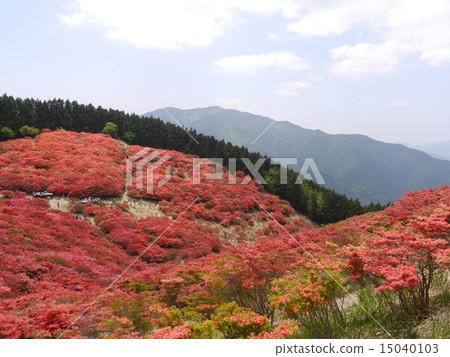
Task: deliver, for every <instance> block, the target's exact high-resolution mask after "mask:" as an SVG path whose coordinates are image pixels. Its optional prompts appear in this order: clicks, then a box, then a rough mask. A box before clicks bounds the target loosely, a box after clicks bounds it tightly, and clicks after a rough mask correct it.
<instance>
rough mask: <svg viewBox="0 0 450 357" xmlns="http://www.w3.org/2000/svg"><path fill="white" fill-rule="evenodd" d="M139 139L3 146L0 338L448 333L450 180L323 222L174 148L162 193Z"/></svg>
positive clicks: (60, 134) (57, 135)
mask: <svg viewBox="0 0 450 357" xmlns="http://www.w3.org/2000/svg"><path fill="white" fill-rule="evenodd" d="M142 149H143V147H139V146H128V145H126V144H124V143H123V142H120V141H117V140H114V139H112V138H111V137H110V136H108V135H103V134H90V133H74V132H66V131H53V132H52V131H50V130H44V131H43V132H42V133H41V134H40V135H38V136H36V137H35V138H31V137H26V138H23V139H17V140H9V141H5V142H2V143H0V189H1V190H2V191H1V192H0V194H1V199H0V252H1V259H0V271H1V274H0V337H1V338H57V337H62V338H287V337H297V338H374V337H381V338H388V337H403V338H415V337H421V338H446V337H447V338H448V337H450V325H449V323H448V317H449V314H450V312H449V309H448V306H449V303H450V291H449V283H448V274H449V270H448V269H449V267H450V242H449V239H450V187H448V186H444V187H442V188H440V189H430V190H423V191H420V192H409V193H407V194H406V196H405V197H404V198H403V199H401V200H399V201H398V202H396V203H395V204H394V205H392V206H391V207H388V208H386V209H385V210H384V211H381V212H377V213H367V214H365V215H361V216H355V217H352V218H349V219H347V220H344V221H341V222H338V223H334V224H330V225H325V226H318V225H317V224H315V223H314V222H312V221H311V220H309V219H307V218H306V217H305V216H302V215H300V214H299V213H298V212H296V211H295V210H294V209H293V208H292V207H291V206H290V204H289V203H288V202H287V201H284V200H282V199H280V198H279V197H277V196H274V195H271V194H268V193H267V192H266V191H265V190H264V187H263V186H262V185H260V184H259V183H258V182H257V181H256V180H253V179H250V178H249V177H247V176H246V175H245V173H243V172H240V171H238V172H237V173H236V175H235V176H234V175H232V174H231V173H230V172H229V171H228V170H227V169H226V168H224V173H223V175H222V177H221V178H216V179H212V175H213V174H214V173H215V172H216V166H215V165H213V164H212V163H211V162H209V161H208V160H203V161H202V166H201V171H200V177H199V178H200V182H199V183H198V184H196V183H194V175H195V174H196V173H195V172H194V166H193V159H194V158H195V157H194V156H192V155H187V154H183V153H180V152H177V151H172V150H163V149H158V153H159V154H160V155H161V156H162V155H167V156H169V157H170V159H169V160H168V161H166V162H164V163H163V164H162V165H161V166H159V167H158V168H157V169H156V170H154V172H153V178H154V179H155V180H156V181H158V179H162V178H167V175H168V176H169V178H170V179H169V180H167V182H166V183H165V184H164V185H163V186H161V187H157V188H156V189H155V190H154V191H153V192H151V193H149V192H150V191H149V190H148V182H149V181H148V179H149V176H148V175H149V171H146V170H144V171H143V173H142V175H141V174H136V172H138V170H136V169H137V165H138V163H137V162H135V163H134V164H133V166H132V167H133V169H134V170H133V172H134V173H135V174H134V175H133V177H132V178H131V180H129V182H126V163H127V158H128V159H129V158H131V157H133V156H134V155H135V154H136V153H138V152H140V151H141V150H142ZM155 151H156V150H155V149H150V150H149V152H155ZM139 182H141V183H142V185H143V187H142V188H143V190H141V189H138V188H137V187H138V183H139ZM36 191H39V192H43V191H44V192H47V193H49V194H53V195H49V196H48V197H47V198H40V197H33V193H35V192H36ZM35 196H36V195H35ZM87 198H88V199H87ZM92 198H96V199H95V200H93V199H92Z"/></svg>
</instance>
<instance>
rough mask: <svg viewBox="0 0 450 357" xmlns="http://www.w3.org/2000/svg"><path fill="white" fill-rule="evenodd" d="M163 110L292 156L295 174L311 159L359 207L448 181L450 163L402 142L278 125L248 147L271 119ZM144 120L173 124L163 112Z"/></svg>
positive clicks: (212, 110)
mask: <svg viewBox="0 0 450 357" xmlns="http://www.w3.org/2000/svg"><path fill="white" fill-rule="evenodd" d="M166 110H167V112H169V113H170V114H171V115H172V116H173V117H174V118H175V119H176V120H177V121H178V122H179V124H181V125H182V126H184V127H186V128H192V129H194V130H196V131H197V132H199V133H203V134H207V135H212V136H215V137H217V138H218V139H223V140H225V141H230V142H231V143H232V144H235V145H241V146H246V147H248V148H250V149H251V150H252V151H258V152H261V153H262V154H266V155H269V156H271V157H296V158H297V159H298V165H292V168H293V169H294V170H296V171H300V168H301V165H302V163H303V161H304V159H305V158H307V157H312V158H313V159H314V160H315V162H316V164H317V166H318V168H319V170H320V172H321V173H322V175H323V176H324V177H325V181H326V187H328V188H331V189H334V190H336V191H337V192H339V193H342V194H345V195H347V196H348V197H351V198H358V199H359V200H360V201H361V202H362V203H369V202H381V203H388V202H393V201H394V200H395V199H396V198H398V197H401V196H402V195H403V193H404V191H406V190H416V189H422V188H431V187H439V186H442V185H443V184H448V183H450V182H449V179H448V178H449V177H450V163H448V162H446V161H444V160H439V159H435V158H433V157H431V156H430V155H428V154H427V153H424V152H422V151H420V150H417V149H410V148H408V147H406V146H404V145H402V144H391V143H385V142H382V141H378V140H374V139H372V138H370V137H368V136H366V135H362V134H328V133H325V132H323V131H322V130H319V129H316V130H313V129H306V128H302V127H300V126H298V125H295V124H293V123H290V122H288V121H277V122H276V123H275V124H274V125H273V126H272V127H271V129H270V130H269V131H267V132H266V133H265V134H264V135H263V136H261V138H260V139H259V140H258V141H257V142H256V143H255V144H254V145H251V143H252V141H253V140H254V139H256V137H257V135H259V134H260V133H261V132H262V131H263V130H264V129H265V128H267V126H268V125H269V124H270V123H271V122H272V119H270V118H268V117H265V116H262V115H254V114H251V113H248V112H241V111H238V110H236V109H223V108H221V107H218V106H213V107H206V108H197V109H179V108H174V107H168V108H166ZM143 116H146V117H148V116H153V117H158V118H160V119H161V120H163V121H166V122H172V123H174V120H173V119H172V118H170V117H169V115H168V114H167V113H166V111H165V110H162V109H158V110H155V111H152V112H148V113H146V114H143Z"/></svg>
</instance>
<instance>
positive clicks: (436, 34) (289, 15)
mask: <svg viewBox="0 0 450 357" xmlns="http://www.w3.org/2000/svg"><path fill="white" fill-rule="evenodd" d="M0 4H1V12H0V44H1V48H2V51H1V56H0V64H1V66H0V92H1V93H7V94H9V95H13V96H18V97H23V98H25V97H34V98H39V99H43V100H44V99H52V98H63V99H70V100H77V101H78V102H80V103H92V104H94V105H96V106H97V105H101V106H103V107H112V108H115V109H121V110H125V111H126V112H134V113H138V114H142V113H145V112H147V111H151V110H154V109H157V108H159V105H162V106H164V107H166V106H174V107H180V108H186V109H187V108H197V107H207V106H211V105H219V106H222V107H225V108H234V109H239V110H243V111H249V112H252V113H255V114H261V115H266V116H269V117H271V118H274V119H281V120H289V121H291V122H293V123H295V124H298V125H300V126H303V127H306V128H311V129H321V130H323V131H325V132H329V133H360V134H365V135H368V136H370V137H373V138H375V139H378V140H382V141H387V142H404V143H411V144H425V143H430V142H436V141H442V140H449V139H450V134H449V133H450V120H449V116H450V114H449V113H450V98H449V96H450V94H449V93H450V80H449V79H450V25H449V24H450V2H448V1H446V0H429V1H426V2H425V1H422V0H420V1H419V0H397V1H392V0H391V1H381V0H380V1H371V2H370V4H368V2H365V1H360V0H333V1H332V0H324V1H317V0H278V1H275V0H258V1H246V0H215V1H210V0H166V1H164V2H162V1H153V0H147V1H143V0H127V1H122V0H109V1H106V0H72V1H65V0H61V1H58V2H56V1H52V0H48V1H44V0H38V1H25V0H18V1H4V0H1V1H0ZM60 5H61V6H60ZM63 8H64V9H65V10H66V11H67V12H68V13H69V14H70V15H69V14H67V13H66V12H65V10H64V9H63ZM387 9H388V11H387V12H386V13H385V14H384V15H383V16H382V17H381V18H380V19H379V20H378V21H377V22H376V23H375V24H373V22H374V20H376V19H377V18H378V17H379V16H380V15H381V14H383V12H384V11H386V10H387ZM371 24H373V26H371ZM83 29H84V30H83ZM361 33H362V35H361V36H359V37H358V35H359V34H361ZM99 44H100V45H101V46H102V47H103V48H102V47H100V45H99ZM349 46H350V47H349ZM105 50H106V52H108V53H109V54H107V53H106V52H105ZM344 51H345V52H344ZM343 52H344V53H345V54H344V56H343V57H342V58H340V60H339V61H338V62H336V63H335V64H334V65H333V67H332V68H331V69H330V70H329V71H327V72H326V73H325V74H324V75H323V76H322V77H321V78H320V79H319V80H317V76H318V75H319V74H320V73H321V72H322V71H323V70H324V69H325V68H326V67H327V66H329V65H330V64H332V63H334V61H335V60H336V59H337V58H338V57H339V56H340V55H341V54H342V53H343ZM116 62H118V63H120V64H121V66H122V67H123V68H125V70H126V71H124V70H123V68H121V67H120V66H119V65H118V64H117V63H116ZM127 72H128V73H127ZM130 75H131V77H133V78H134V79H136V80H137V81H138V82H139V83H140V84H141V85H142V86H143V87H144V88H145V90H144V89H142V88H141V86H140V85H138V84H137V83H136V81H135V80H134V79H132V78H131V77H130ZM311 84H313V85H312V87H311V88H310V89H308V90H307V92H306V93H305V94H304V95H303V96H302V97H301V98H300V99H299V100H298V101H297V102H296V103H295V104H294V105H293V106H292V107H291V108H290V109H289V110H288V111H286V112H285V113H284V114H283V115H282V116H281V114H282V113H283V112H284V110H285V109H286V108H287V107H288V106H289V105H291V104H292V103H293V102H294V101H295V99H296V98H297V97H298V96H299V95H300V93H301V92H302V91H303V90H304V89H305V88H309V87H310V86H311ZM148 93H150V94H151V96H149V94H148ZM152 97H153V98H152ZM155 99H156V102H155ZM275 125H276V124H275ZM263 129H264V128H261V131H262V130H263ZM258 134H259V133H255V137H256V136H257V135H258Z"/></svg>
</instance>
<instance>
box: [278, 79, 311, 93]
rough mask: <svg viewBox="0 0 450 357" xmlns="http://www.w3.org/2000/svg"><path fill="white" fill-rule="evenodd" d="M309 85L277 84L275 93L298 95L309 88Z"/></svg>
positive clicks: (296, 83)
mask: <svg viewBox="0 0 450 357" xmlns="http://www.w3.org/2000/svg"><path fill="white" fill-rule="evenodd" d="M310 85H311V84H310V83H307V82H299V81H297V82H286V83H282V84H279V85H278V86H277V88H276V90H275V91H276V92H277V94H279V95H290V96H294V95H299V94H300V93H301V92H302V91H303V90H305V89H307V88H309V86H310Z"/></svg>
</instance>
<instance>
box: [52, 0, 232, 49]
mask: <svg viewBox="0 0 450 357" xmlns="http://www.w3.org/2000/svg"><path fill="white" fill-rule="evenodd" d="M74 8H75V11H74V13H73V16H74V17H75V19H76V20H77V21H79V22H81V23H82V24H83V25H85V26H89V25H93V26H96V27H98V28H99V29H101V30H103V31H104V32H105V33H106V37H107V38H108V39H111V40H119V41H125V42H129V43H131V44H133V45H135V46H136V47H140V48H144V47H147V48H157V49H164V50H172V49H180V48H183V47H203V46H208V45H210V44H212V43H213V40H214V39H215V38H217V37H218V36H220V35H222V34H223V33H224V31H225V29H226V28H227V27H228V26H230V25H231V22H232V12H231V8H230V6H229V4H228V3H227V2H226V1H214V2H213V1H209V0H189V1H184V0H166V1H145V0H126V1H125V0H116V1H110V0H76V1H75V3H74ZM59 18H60V19H61V20H62V21H63V22H64V23H66V24H70V23H72V24H73V20H72V19H71V18H70V16H68V15H60V16H59Z"/></svg>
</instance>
